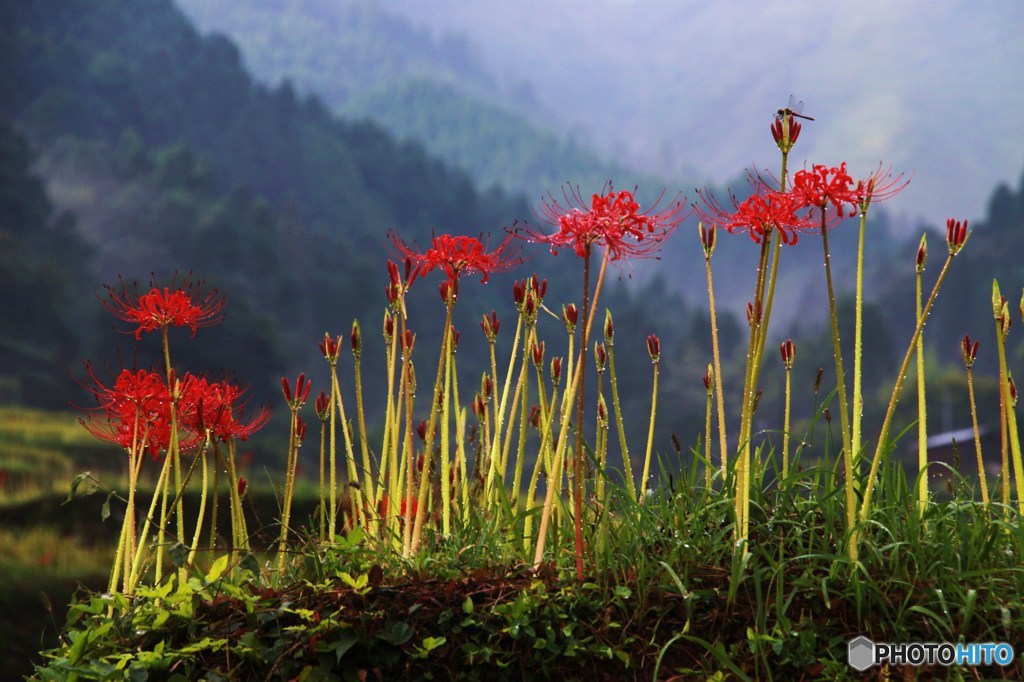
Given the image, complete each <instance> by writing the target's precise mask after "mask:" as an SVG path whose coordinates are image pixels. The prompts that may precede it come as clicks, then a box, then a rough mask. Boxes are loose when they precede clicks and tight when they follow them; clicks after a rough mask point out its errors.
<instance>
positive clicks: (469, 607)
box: [462, 596, 473, 616]
mask: <svg viewBox="0 0 1024 682" xmlns="http://www.w3.org/2000/svg"><path fill="white" fill-rule="evenodd" d="M462 612H463V613H465V614H466V615H467V616H469V615H472V613H473V598H472V597H469V596H467V597H466V601H464V602H462Z"/></svg>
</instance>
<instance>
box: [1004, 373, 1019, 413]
mask: <svg viewBox="0 0 1024 682" xmlns="http://www.w3.org/2000/svg"><path fill="white" fill-rule="evenodd" d="M1006 384H1007V387H1008V388H1009V389H1010V407H1017V384H1015V383H1013V376H1012V375H1011V376H1008V377H1006Z"/></svg>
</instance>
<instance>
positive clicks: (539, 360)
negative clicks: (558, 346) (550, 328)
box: [533, 341, 544, 369]
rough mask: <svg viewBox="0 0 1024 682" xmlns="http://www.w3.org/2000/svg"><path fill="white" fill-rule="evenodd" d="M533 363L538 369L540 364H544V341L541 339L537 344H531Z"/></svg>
mask: <svg viewBox="0 0 1024 682" xmlns="http://www.w3.org/2000/svg"><path fill="white" fill-rule="evenodd" d="M533 364H534V365H535V366H536V367H537V369H540V366H541V365H542V364H544V342H543V341H541V342H540V343H539V344H537V343H535V344H533Z"/></svg>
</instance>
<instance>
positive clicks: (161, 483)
mask: <svg viewBox="0 0 1024 682" xmlns="http://www.w3.org/2000/svg"><path fill="white" fill-rule="evenodd" d="M170 468H171V460H169V459H168V458H166V457H165V458H164V465H163V466H162V467H160V476H159V477H158V478H157V481H156V487H155V488H154V492H153V499H152V500H150V502H149V511H148V512H147V513H146V520H145V521H144V522H143V524H142V532H141V533H140V534H139V538H140V542H139V543H138V547H137V548H136V550H135V557H134V558H133V560H132V570H131V575H130V577H129V578H128V583H127V585H126V586H125V590H124V593H125V594H128V595H130V594H132V593H134V592H135V586H136V585H138V584H139V580H140V579H141V575H140V571H141V570H142V556H143V554H145V552H146V542H145V539H146V538H147V537H148V536H149V527H150V525H152V519H153V515H154V514H155V513H156V505H157V501H158V500H159V501H160V504H161V508H162V509H161V524H164V523H166V521H167V518H166V517H167V482H168V480H169V476H168V473H169V471H170ZM162 559H163V542H162V541H158V542H157V559H156V567H155V569H154V570H155V572H156V577H155V579H154V582H155V584H157V585H159V584H160V575H161V560H162Z"/></svg>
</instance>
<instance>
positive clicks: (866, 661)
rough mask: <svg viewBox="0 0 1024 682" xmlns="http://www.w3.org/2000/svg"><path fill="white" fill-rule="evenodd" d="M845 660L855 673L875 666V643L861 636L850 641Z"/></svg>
mask: <svg viewBox="0 0 1024 682" xmlns="http://www.w3.org/2000/svg"><path fill="white" fill-rule="evenodd" d="M846 660H847V662H848V663H849V664H850V667H851V668H853V669H854V670H856V671H857V672H864V671H865V670H867V669H868V668H870V667H871V666H872V665H874V664H875V643H874V642H872V641H871V640H870V639H868V638H867V637H864V636H863V635H862V636H860V637H857V638H856V639H851V640H850V644H849V649H848V650H847V654H846Z"/></svg>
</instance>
